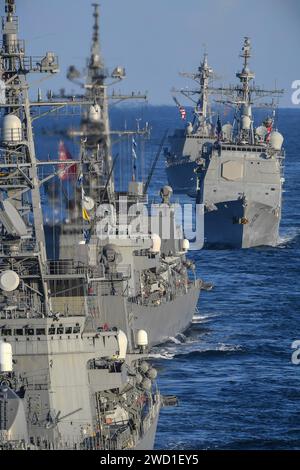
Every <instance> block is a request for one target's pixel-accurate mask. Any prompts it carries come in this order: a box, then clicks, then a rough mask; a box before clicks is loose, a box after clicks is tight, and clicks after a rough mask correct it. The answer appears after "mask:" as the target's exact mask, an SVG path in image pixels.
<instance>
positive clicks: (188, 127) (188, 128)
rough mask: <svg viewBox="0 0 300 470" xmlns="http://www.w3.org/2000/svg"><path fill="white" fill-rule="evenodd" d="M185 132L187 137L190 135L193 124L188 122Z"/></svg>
mask: <svg viewBox="0 0 300 470" xmlns="http://www.w3.org/2000/svg"><path fill="white" fill-rule="evenodd" d="M186 132H187V134H188V135H190V134H192V132H193V124H192V123H191V122H189V123H188V125H187V126H186Z"/></svg>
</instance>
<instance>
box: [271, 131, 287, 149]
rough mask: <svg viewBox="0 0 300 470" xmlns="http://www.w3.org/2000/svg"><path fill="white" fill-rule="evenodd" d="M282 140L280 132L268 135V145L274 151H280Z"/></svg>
mask: <svg viewBox="0 0 300 470" xmlns="http://www.w3.org/2000/svg"><path fill="white" fill-rule="evenodd" d="M283 141H284V138H283V135H282V134H280V132H277V131H273V132H271V134H270V140H269V143H270V145H271V147H272V148H273V149H274V150H281V148H282V144H283Z"/></svg>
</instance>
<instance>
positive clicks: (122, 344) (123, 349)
mask: <svg viewBox="0 0 300 470" xmlns="http://www.w3.org/2000/svg"><path fill="white" fill-rule="evenodd" d="M118 344H119V359H126V353H127V345H128V340H127V336H126V334H125V333H124V331H122V330H119V333H118Z"/></svg>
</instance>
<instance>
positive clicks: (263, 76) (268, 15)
mask: <svg viewBox="0 0 300 470" xmlns="http://www.w3.org/2000/svg"><path fill="white" fill-rule="evenodd" d="M16 1H17V14H18V15H19V17H20V38H21V39H26V40H27V41H28V45H27V53H28V54H32V55H37V56H39V55H43V54H44V53H45V52H46V51H54V52H55V53H56V54H57V55H58V56H59V62H60V70H61V73H60V74H59V75H58V76H56V77H55V78H54V79H51V80H48V81H47V82H42V83H41V87H42V89H43V90H46V89H50V88H51V89H53V90H54V91H57V90H58V89H59V88H61V87H64V88H66V89H67V90H68V91H71V90H74V91H75V90H76V88H74V85H72V84H70V83H69V82H68V81H67V80H66V78H65V75H66V70H67V68H68V66H69V65H76V66H77V68H79V69H83V67H84V65H85V62H86V57H87V56H88V54H89V50H90V41H91V36H92V23H93V18H92V8H91V3H93V0H16ZM0 4H1V9H2V11H3V4H4V0H0ZM100 5H101V48H102V54H103V57H104V60H105V64H106V66H107V67H108V68H109V69H111V70H112V69H113V68H114V67H115V66H116V65H122V66H125V68H126V73H127V78H126V80H125V81H124V83H122V84H121V86H118V88H117V89H118V90H119V89H121V90H122V91H123V92H131V91H142V92H144V91H147V93H148V97H149V103H151V104H155V105H157V104H171V103H172V95H171V89H172V87H173V86H175V87H179V88H182V87H185V86H192V82H189V80H187V79H184V78H182V77H180V76H179V75H178V74H179V72H181V71H195V70H196V68H197V67H198V65H199V62H200V60H201V59H202V57H203V53H204V51H205V50H206V51H207V53H208V58H209V62H210V65H211V66H212V68H213V69H214V71H215V73H216V74H217V75H218V76H219V77H221V78H220V81H218V82H216V84H227V83H234V82H235V81H236V78H235V73H236V72H237V71H238V70H239V69H240V68H241V59H240V58H239V53H240V50H241V47H242V42H243V37H244V36H250V37H251V40H252V46H253V57H252V59H251V68H252V70H253V71H255V73H256V84H257V85H262V86H265V87H268V88H270V87H271V88H272V87H274V86H275V84H276V85H277V87H278V88H284V89H285V90H286V93H285V96H284V98H283V99H282V100H281V102H280V104H281V106H292V101H291V95H292V89H291V85H292V82H293V81H294V80H300V62H299V53H298V45H299V44H300V1H299V0H101V1H100ZM299 107H300V106H299Z"/></svg>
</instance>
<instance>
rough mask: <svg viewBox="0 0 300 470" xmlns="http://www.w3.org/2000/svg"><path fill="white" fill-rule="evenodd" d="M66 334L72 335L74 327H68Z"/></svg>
mask: <svg viewBox="0 0 300 470" xmlns="http://www.w3.org/2000/svg"><path fill="white" fill-rule="evenodd" d="M65 333H66V335H70V334H71V333H72V327H71V326H67V327H66V329H65Z"/></svg>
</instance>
